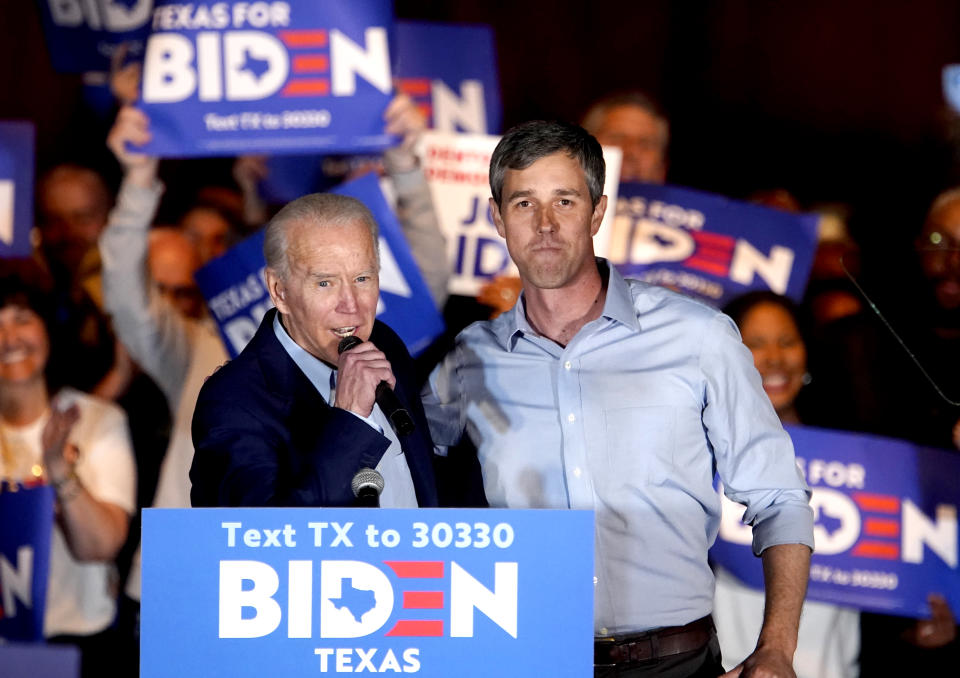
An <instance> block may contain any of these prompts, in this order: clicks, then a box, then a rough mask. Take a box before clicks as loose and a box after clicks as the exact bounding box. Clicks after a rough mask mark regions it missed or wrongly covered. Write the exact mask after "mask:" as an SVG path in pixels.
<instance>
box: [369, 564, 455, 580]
mask: <svg viewBox="0 0 960 678" xmlns="http://www.w3.org/2000/svg"><path fill="white" fill-rule="evenodd" d="M383 562H384V564H385V565H386V566H387V567H389V568H390V569H391V570H393V573H394V574H395V575H397V576H398V577H400V578H401V579H441V578H442V577H443V561H442V560H436V561H433V560H385V561H383Z"/></svg>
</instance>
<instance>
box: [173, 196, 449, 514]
mask: <svg viewBox="0 0 960 678" xmlns="http://www.w3.org/2000/svg"><path fill="white" fill-rule="evenodd" d="M378 240H379V238H378V233H377V224H376V222H375V221H374V218H373V215H372V214H371V213H370V211H369V210H368V209H367V208H366V207H365V206H364V205H363V204H362V203H360V202H358V201H357V200H354V199H353V198H349V197H346V196H340V195H334V194H314V195H308V196H304V197H302V198H299V199H298V200H295V201H294V202H292V203H290V204H288V205H287V206H286V207H284V208H283V209H282V210H281V211H280V212H279V213H278V214H277V215H276V216H275V217H274V218H273V219H272V220H271V222H270V223H269V225H268V226H267V230H266V236H265V240H264V255H265V257H266V261H267V268H266V271H265V277H266V282H267V287H268V290H269V292H270V297H271V299H272V300H273V303H274V305H275V306H276V310H271V311H270V312H268V313H267V314H266V316H265V317H264V319H263V322H262V323H261V324H260V328H259V329H258V330H257V334H256V335H255V336H254V338H253V339H252V340H251V341H250V343H249V344H248V345H247V347H246V348H245V349H244V350H243V352H242V353H241V354H240V355H239V356H238V357H237V358H236V359H235V360H233V361H231V362H230V363H229V364H227V365H225V366H224V367H223V368H222V369H220V370H218V371H217V372H216V373H215V374H214V375H213V376H212V377H210V379H209V380H208V381H207V382H206V384H204V387H203V389H202V390H201V391H200V396H199V398H198V400H197V408H196V411H195V412H194V418H193V441H194V447H195V448H196V452H195V455H194V460H193V467H192V469H191V470H190V479H191V481H192V483H193V487H192V490H191V500H192V503H193V505H194V506H345V505H351V504H352V503H353V501H354V494H353V490H352V489H351V480H352V479H353V478H354V476H355V474H357V472H358V471H360V470H361V469H363V468H367V467H369V468H375V469H376V470H378V471H379V472H380V473H381V475H382V476H383V478H384V489H383V492H382V494H381V497H380V504H381V505H382V506H385V507H415V506H418V505H419V506H435V505H436V503H437V498H436V487H435V483H434V476H433V469H432V465H431V457H432V443H431V441H430V434H429V432H428V429H427V424H426V422H425V420H424V416H423V408H422V406H421V404H420V399H419V397H418V396H417V385H416V381H415V378H414V375H413V366H412V362H411V359H410V356H409V354H408V353H407V351H406V349H405V347H404V346H403V343H402V342H401V341H400V339H399V337H397V335H396V334H394V332H393V331H392V330H391V329H390V328H389V327H387V326H386V325H384V324H383V323H380V322H379V321H377V320H375V316H376V310H377V300H378V298H379V293H380V291H379V279H378V273H379V268H380V262H379V254H378V251H377V242H378ZM345 337H358V338H359V339H361V340H363V343H360V344H358V345H356V346H355V347H353V348H351V349H350V350H346V351H344V352H343V353H339V352H338V345H339V344H340V342H341V341H342V340H343V339H344V338H345ZM381 382H386V383H387V384H388V385H389V386H390V387H391V388H392V389H393V391H394V393H395V395H396V396H397V398H398V399H399V401H400V405H402V406H403V407H404V408H405V409H406V410H407V411H408V412H409V413H410V415H411V418H412V420H413V423H414V428H413V431H412V432H409V433H405V432H404V430H403V429H402V428H401V427H397V428H398V429H400V430H399V432H398V431H395V430H394V427H393V426H392V425H391V423H390V420H388V419H387V416H386V415H384V413H383V411H382V410H381V408H380V406H379V405H378V404H377V402H376V390H377V387H378V385H379V384H380V383H381Z"/></svg>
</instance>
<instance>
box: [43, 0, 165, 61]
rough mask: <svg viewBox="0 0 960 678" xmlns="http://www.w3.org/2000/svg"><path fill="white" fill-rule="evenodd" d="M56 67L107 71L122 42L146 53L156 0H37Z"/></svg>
mask: <svg viewBox="0 0 960 678" xmlns="http://www.w3.org/2000/svg"><path fill="white" fill-rule="evenodd" d="M37 2H38V3H39V6H40V16H41V18H42V20H43V30H44V33H45V34H46V37H47V48H48V49H49V51H50V61H51V62H52V63H53V67H54V68H55V69H56V70H57V71H60V72H61V73H82V72H84V71H106V70H109V68H110V57H111V56H112V55H113V52H114V50H116V49H117V47H118V46H119V45H120V44H121V43H127V54H128V55H129V56H130V57H132V58H135V59H141V58H142V57H143V47H144V41H145V40H146V38H147V33H148V32H149V31H150V18H151V14H152V11H153V0H37Z"/></svg>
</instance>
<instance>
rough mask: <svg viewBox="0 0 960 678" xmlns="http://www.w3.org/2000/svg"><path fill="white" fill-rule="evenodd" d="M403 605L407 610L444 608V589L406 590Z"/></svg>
mask: <svg viewBox="0 0 960 678" xmlns="http://www.w3.org/2000/svg"><path fill="white" fill-rule="evenodd" d="M403 607H404V609H406V610H442V609H443V591H404V592H403Z"/></svg>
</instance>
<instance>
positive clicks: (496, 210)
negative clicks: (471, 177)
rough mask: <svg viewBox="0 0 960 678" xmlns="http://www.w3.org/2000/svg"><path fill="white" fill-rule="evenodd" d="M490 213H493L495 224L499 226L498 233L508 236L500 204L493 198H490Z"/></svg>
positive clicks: (504, 236) (502, 236)
mask: <svg viewBox="0 0 960 678" xmlns="http://www.w3.org/2000/svg"><path fill="white" fill-rule="evenodd" d="M490 214H492V215H493V225H494V226H496V227H497V233H499V234H500V237H501V238H506V237H507V234H506V231H505V230H504V228H503V217H502V216H500V205H498V204H497V201H496V200H494V199H493V198H490Z"/></svg>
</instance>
